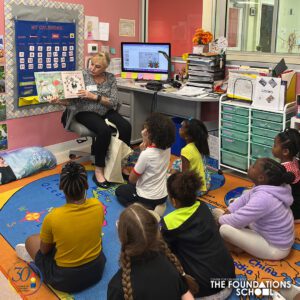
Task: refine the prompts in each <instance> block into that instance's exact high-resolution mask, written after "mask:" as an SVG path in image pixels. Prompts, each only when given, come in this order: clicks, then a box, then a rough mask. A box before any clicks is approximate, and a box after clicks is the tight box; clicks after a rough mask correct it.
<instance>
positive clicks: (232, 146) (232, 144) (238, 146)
mask: <svg viewBox="0 0 300 300" xmlns="http://www.w3.org/2000/svg"><path fill="white" fill-rule="evenodd" d="M221 142H222V149H225V150H230V151H233V152H235V153H239V154H245V155H247V153H248V142H247V141H241V140H238V139H233V138H228V137H226V136H222V139H221Z"/></svg>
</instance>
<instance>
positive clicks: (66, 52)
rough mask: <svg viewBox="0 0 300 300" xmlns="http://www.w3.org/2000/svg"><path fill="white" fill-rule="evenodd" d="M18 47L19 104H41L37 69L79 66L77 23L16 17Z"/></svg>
mask: <svg viewBox="0 0 300 300" xmlns="http://www.w3.org/2000/svg"><path fill="white" fill-rule="evenodd" d="M15 48H16V68H17V98H18V105H19V107H22V106H27V105H33V104H39V103H40V102H39V98H38V96H37V89H36V84H35V77H34V73H35V72H50V71H74V70H75V69H76V24H75V23H74V22H70V23H67V22H49V21H23V20H15Z"/></svg>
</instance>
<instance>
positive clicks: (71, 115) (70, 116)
mask: <svg viewBox="0 0 300 300" xmlns="http://www.w3.org/2000/svg"><path fill="white" fill-rule="evenodd" d="M65 118H66V122H65V129H66V130H67V131H71V132H75V133H76V134H78V135H79V136H80V137H81V138H79V139H77V140H76V141H77V143H79V144H81V143H84V142H86V141H88V137H90V138H92V145H91V153H88V152H83V151H76V150H70V152H69V158H70V159H72V160H76V162H78V163H82V162H87V161H91V162H92V163H93V164H94V163H95V157H94V151H93V144H94V142H95V140H96V134H95V133H94V132H93V131H91V130H89V129H88V128H87V127H85V126H84V125H82V124H81V123H79V122H77V121H76V119H75V109H74V108H73V107H68V108H67V109H66V112H65Z"/></svg>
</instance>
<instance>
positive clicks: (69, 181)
mask: <svg viewBox="0 0 300 300" xmlns="http://www.w3.org/2000/svg"><path fill="white" fill-rule="evenodd" d="M88 188H89V186H88V182H87V174H86V171H85V169H84V167H83V166H82V165H80V164H78V163H76V162H68V163H67V164H66V165H65V166H64V167H63V168H62V171H61V174H60V182H59V189H61V190H63V192H64V194H65V195H66V197H67V200H70V201H78V200H81V199H83V198H84V194H85V191H86V190H87V189H88Z"/></svg>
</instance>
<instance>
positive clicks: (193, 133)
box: [173, 119, 211, 195]
mask: <svg viewBox="0 0 300 300" xmlns="http://www.w3.org/2000/svg"><path fill="white" fill-rule="evenodd" d="M179 135H180V136H181V137H182V138H183V139H184V140H185V141H186V146H185V147H183V148H182V149H181V153H180V158H181V159H180V160H181V161H180V162H181V166H179V167H178V166H177V167H176V165H175V167H174V164H173V168H174V169H175V170H176V169H178V168H179V170H180V171H182V172H186V171H192V172H194V173H195V174H196V175H197V176H199V177H200V178H201V180H202V185H201V188H200V190H199V191H198V195H203V194H205V193H207V191H208V190H209V188H210V180H211V179H210V174H209V172H208V171H207V169H206V157H207V156H208V155H209V147H208V131H207V128H206V126H205V125H204V123H203V122H202V121H200V120H197V119H190V120H184V121H183V122H182V123H181V128H180V129H179ZM175 164H176V163H175ZM177 164H178V162H177Z"/></svg>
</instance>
